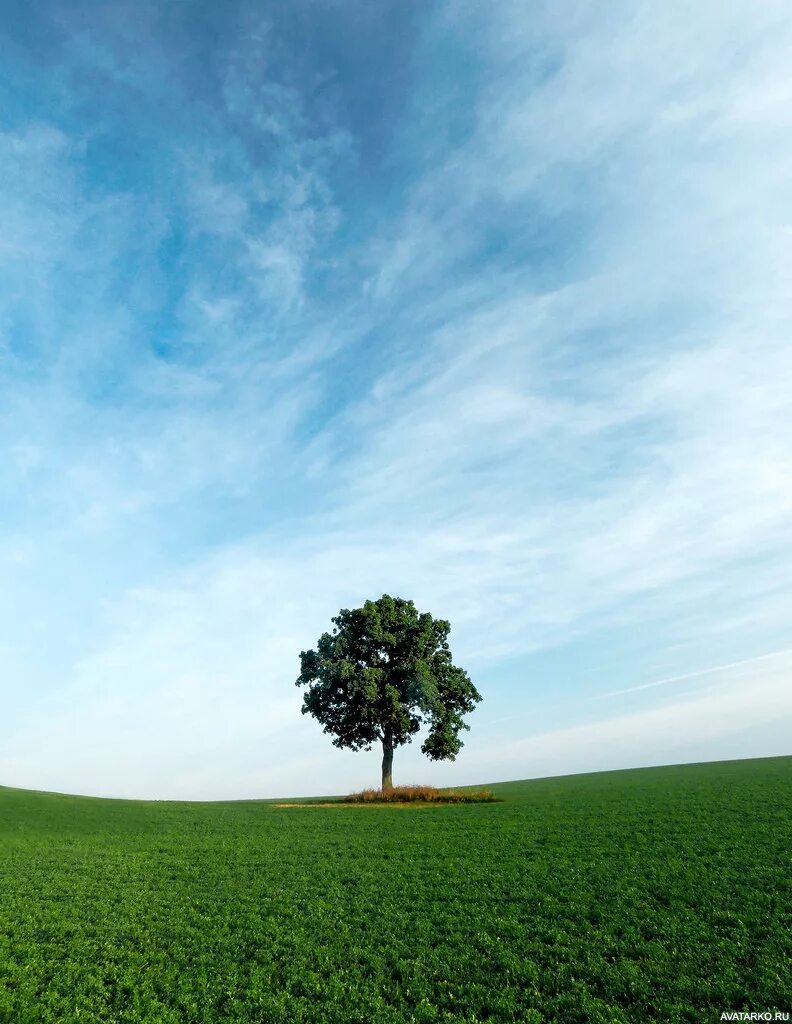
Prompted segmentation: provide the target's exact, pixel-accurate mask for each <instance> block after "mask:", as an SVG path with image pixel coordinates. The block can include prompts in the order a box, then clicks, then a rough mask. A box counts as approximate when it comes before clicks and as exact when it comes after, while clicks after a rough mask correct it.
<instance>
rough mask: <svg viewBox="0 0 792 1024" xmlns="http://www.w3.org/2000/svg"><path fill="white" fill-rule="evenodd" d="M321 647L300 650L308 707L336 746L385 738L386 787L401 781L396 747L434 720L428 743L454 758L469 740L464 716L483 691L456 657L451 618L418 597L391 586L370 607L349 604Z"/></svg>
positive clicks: (431, 753) (367, 744) (426, 748)
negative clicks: (396, 778)
mask: <svg viewBox="0 0 792 1024" xmlns="http://www.w3.org/2000/svg"><path fill="white" fill-rule="evenodd" d="M331 621H332V622H333V624H334V627H335V628H334V629H333V632H332V633H323V634H322V635H321V637H320V638H319V642H318V644H317V648H316V650H310V651H302V652H301V653H300V667H301V672H300V675H299V677H298V679H297V683H296V685H297V686H307V687H308V690H307V691H306V693H305V694H304V695H303V706H302V713H303V714H304V715H306V714H310V715H313V716H314V718H316V719H318V721H319V722H321V724H322V725H323V726H324V731H325V732H326V733H329V734H330V735H331V736H333V737H334V738H333V744H334V745H335V746H336V747H349V748H351V749H352V750H361V749H362V750H371V746H372V744H373V743H382V788H383V789H389V788H390V787H391V786H392V785H393V751H394V750H395V749H396V747H399V746H401V745H402V744H403V743H411V742H412V738H413V736H414V735H415V734H416V733H417V732H418V731H419V729H420V728H421V726H422V725H424V724H426V725H428V727H429V733H428V735H427V737H426V740H425V741H424V743H423V744H422V745H421V750H422V751H423V753H424V754H426V756H427V757H428V758H430V760H432V761H438V760H450V761H453V760H454V758H455V757H456V755H457V754H458V753H459V751H460V749H461V748H462V741H461V740H460V738H459V734H460V732H461V731H462V729H468V728H469V726H468V725H466V724H465V722H464V721H463V719H462V716H463V715H464V714H467V713H468V712H470V711H473V709H474V708H475V706H476V704H477V703H478V702H479V701H480V700H481V694H480V693H479V692H478V690H477V689H476V687H475V686H474V685H473V683H472V682H471V681H470V678H469V677H468V674H467V672H465V671H464V670H463V669H461V668H457V666H456V665H454V664H452V662H451V651H450V650H449V647H448V634H449V632H450V630H451V626H450V624H449V623H448V622H446V621H445V619H434V618H432V616H431V615H429V614H428V613H427V612H418V611H417V609H416V607H415V605H414V604H413V602H412V601H405V600H403V599H402V598H400V597H390V596H389V595H388V594H383V595H382V597H381V598H380V599H379V600H378V601H366V603H365V604H364V605H363V607H362V608H354V609H351V610H350V609H347V608H342V609H341V611H340V612H339V613H338V615H337V616H336V617H335V618H334V619H332V620H331Z"/></svg>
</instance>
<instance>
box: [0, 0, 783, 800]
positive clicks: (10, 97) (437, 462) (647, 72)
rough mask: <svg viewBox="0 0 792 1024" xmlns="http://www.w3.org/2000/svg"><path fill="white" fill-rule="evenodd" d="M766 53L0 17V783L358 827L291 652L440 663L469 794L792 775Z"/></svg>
mask: <svg viewBox="0 0 792 1024" xmlns="http://www.w3.org/2000/svg"><path fill="white" fill-rule="evenodd" d="M791 48H792V13H790V9H789V5H788V4H787V3H785V2H783V0H768V2H766V3H762V4H759V5H757V4H755V3H752V2H749V0H736V2H734V3H730V4H726V5H724V4H723V3H721V2H711V0H702V2H700V3H698V4H695V5H692V6H691V5H690V4H686V3H681V2H677V0H671V2H668V3H664V4H656V3H641V2H629V3H627V2H621V0H614V2H612V3H609V4H605V5H603V4H594V3H577V2H572V0H561V2H553V3H550V2H542V0H536V2H531V3H524V2H522V0H515V2H512V0H500V2H499V3H497V4H482V3H478V2H474V0H450V2H443V0H420V2H418V0H383V2H382V3H377V4H372V3H369V2H364V0H272V2H269V3H266V4H264V3H250V2H241V0H229V2H226V3H223V4H216V3H208V2H206V0H202V2H199V0H182V2H179V3H177V4H174V3H165V2H163V0H158V2H150V0H135V2H134V3H132V2H124V0H117V2H115V3H113V4H105V3H99V2H96V0H94V2H86V0H75V2H73V3H70V4H67V5H63V4H60V3H57V2H55V0H42V2H39V3H36V4H28V3H24V2H21V0H20V2H17V0H6V3H5V4H4V18H3V27H2V30H1V31H0V495H1V496H2V497H1V500H0V673H1V674H0V693H1V696H2V709H3V710H2V715H0V784H4V785H11V786H20V787H29V788H37V789H48V790H56V791H61V792H74V793H85V794H93V795H109V796H121V797H135V798H137V797H149V798H158V799H159V798H163V799H164V798H185V799H187V798H189V799H231V798H251V797H259V796H261V797H274V796H286V795H306V794H318V793H334V792H345V791H348V790H350V789H353V788H361V787H362V786H365V785H373V784H376V782H377V780H378V771H379V756H380V755H379V754H378V752H377V751H372V752H371V753H365V752H363V753H353V752H351V751H339V750H337V749H336V748H334V747H333V746H331V744H330V740H329V738H328V737H327V736H325V735H324V734H323V733H322V731H321V727H320V726H319V725H318V723H316V722H315V721H313V720H312V719H310V718H308V717H303V716H302V715H301V714H300V704H301V691H299V690H297V689H296V688H295V686H294V682H295V679H296V677H297V674H298V672H299V652H300V651H301V650H304V649H307V648H309V647H311V646H313V645H314V644H315V642H316V640H317V638H318V636H319V635H320V633H321V632H323V631H324V630H325V629H328V628H329V627H330V619H331V617H332V616H333V615H335V614H336V613H337V611H338V610H339V609H340V608H342V607H347V608H348V607H355V606H356V605H359V604H361V603H362V602H363V601H364V600H365V599H367V598H376V597H378V596H379V595H381V594H382V593H390V594H393V595H398V596H402V597H407V598H411V599H412V600H414V601H415V603H416V604H417V606H418V607H419V609H421V610H427V611H430V612H432V613H433V614H434V615H437V616H441V617H443V618H447V619H449V620H450V622H451V624H452V632H451V637H450V640H451V646H452V650H453V653H454V656H455V661H456V663H457V664H460V665H462V666H463V667H464V668H466V669H467V670H468V672H469V674H470V675H471V677H472V679H473V680H474V682H475V683H476V685H477V687H478V688H479V690H480V691H481V693H482V695H483V698H484V699H483V701H482V703H481V704H480V705H479V707H478V708H477V709H476V711H475V712H474V714H473V715H472V716H471V717H470V725H471V730H470V732H469V733H466V734H465V747H464V749H463V750H462V752H461V754H460V755H459V757H458V758H457V760H456V761H455V762H453V763H452V762H442V763H436V764H433V763H429V762H428V761H426V760H425V759H424V758H423V757H422V756H421V754H420V750H419V746H418V745H417V744H415V745H413V746H410V747H405V748H401V749H400V750H398V751H397V752H396V757H395V760H394V778H395V781H397V782H427V783H429V782H432V783H436V784H439V785H447V784H467V783H484V782H494V781H498V780H505V779H515V778H528V777H535V776H541V775H553V774H565V773H572V772H579V771H594V770H601V769H612V768H627V767H634V766H640V765H651V764H665V763H677V762H688V761H703V760H714V759H721V758H732V757H757V756H764V755H779V754H790V753H792V750H791V749H790V740H789V737H790V735H792V629H790V623H792V345H791V344H790V337H791V334H790V326H792V273H790V270H791V269H792V258H791V257H792V132H791V131H790V129H792V78H791V77H790V75H789V61H788V55H789V52H790V49H791Z"/></svg>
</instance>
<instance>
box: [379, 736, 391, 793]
mask: <svg viewBox="0 0 792 1024" xmlns="http://www.w3.org/2000/svg"><path fill="white" fill-rule="evenodd" d="M382 788H383V789H393V744H392V743H391V742H390V740H387V739H386V740H383V741H382Z"/></svg>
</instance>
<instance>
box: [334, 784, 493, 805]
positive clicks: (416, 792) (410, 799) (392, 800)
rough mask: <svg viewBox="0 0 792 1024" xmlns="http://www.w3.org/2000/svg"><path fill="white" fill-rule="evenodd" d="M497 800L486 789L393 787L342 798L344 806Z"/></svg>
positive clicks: (471, 802) (474, 802)
mask: <svg viewBox="0 0 792 1024" xmlns="http://www.w3.org/2000/svg"><path fill="white" fill-rule="evenodd" d="M497 800H498V797H496V796H495V794H494V793H492V792H491V791H490V790H488V789H479V790H476V791H475V792H471V791H463V792H459V791H457V790H453V789H436V788H435V787H434V786H393V787H392V788H391V789H364V790H361V792H359V793H350V795H349V796H345V797H343V798H342V800H341V803H345V804H481V803H494V802H495V801H497Z"/></svg>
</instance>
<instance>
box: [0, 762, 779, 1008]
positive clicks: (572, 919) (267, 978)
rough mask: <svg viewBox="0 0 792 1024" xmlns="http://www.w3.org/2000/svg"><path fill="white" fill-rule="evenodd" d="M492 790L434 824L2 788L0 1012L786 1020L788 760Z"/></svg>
mask: <svg viewBox="0 0 792 1024" xmlns="http://www.w3.org/2000/svg"><path fill="white" fill-rule="evenodd" d="M492 788H493V790H494V791H495V792H496V793H497V795H498V796H500V797H503V798H504V800H503V802H502V803H492V804H470V805H465V804H463V805H452V806H440V807H415V806H412V807H389V806H387V805H386V806H371V807H344V806H339V807H327V806H313V807H282V806H276V805H275V804H273V803H263V802H262V803H260V802H240V803H225V804H188V803H138V802H125V801H110V800H92V799H87V798H79V797H66V796H55V795H48V794H42V793H29V792H25V791H20V790H9V789H0V1020H2V1021H3V1022H6V1021H7V1022H10V1024H34V1022H35V1024H47V1022H52V1021H58V1022H61V1021H63V1022H72V1021H129V1022H133V1021H134V1022H143V1021H146V1022H151V1024H154V1022H157V1024H161V1022H174V1024H175V1022H186V1021H190V1022H192V1021H196V1022H197V1021H200V1022H206V1024H215V1022H225V1021H246V1022H247V1021H260V1022H267V1024H269V1022H283V1024H293V1022H317V1024H318V1022H330V1021H332V1022H334V1024H354V1022H359V1024H381V1022H382V1024H384V1022H391V1024H404V1022H408V1021H412V1022H418V1021H420V1022H429V1021H443V1022H447V1024H450V1022H468V1024H473V1022H476V1021H510V1022H539V1021H547V1022H565V1024H566V1022H581V1024H583V1022H586V1024H588V1022H599V1021H602V1022H609V1024H613V1022H630V1024H640V1022H644V1021H663V1022H673V1021H689V1022H696V1024H700V1022H706V1021H717V1020H718V1019H719V1018H720V1013H721V1011H723V1010H728V1009H738V1010H739V1009H744V1010H751V1011H759V1010H766V1009H773V1010H775V1009H778V1010H782V1011H783V1010H790V1009H792V980H791V979H792V970H791V967H792V963H791V960H790V957H791V956H792V758H775V759H766V760H756V761H742V762H739V761H738V762H722V763H717V764H706V765H689V766H680V767H671V768H655V769H641V770H636V771H625V772H612V773H605V774H596V775H582V776H573V777H567V778H558V779H545V780H538V781H533V782H515V783H509V784H504V785H497V786H493V787H492Z"/></svg>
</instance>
